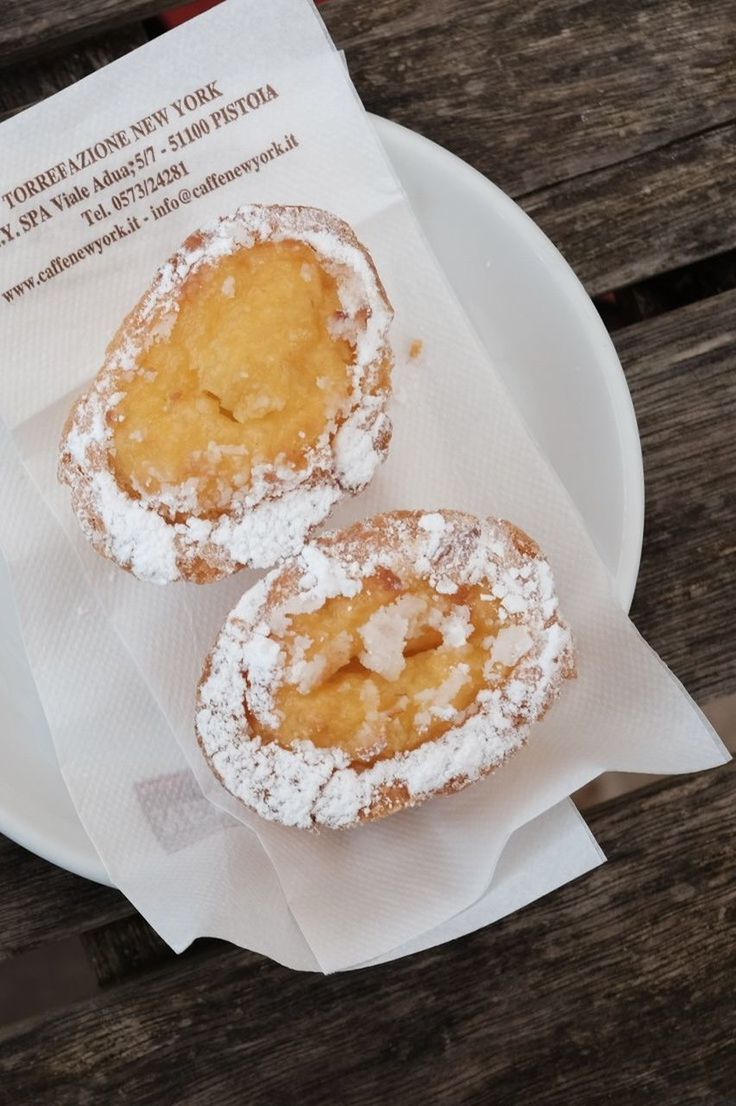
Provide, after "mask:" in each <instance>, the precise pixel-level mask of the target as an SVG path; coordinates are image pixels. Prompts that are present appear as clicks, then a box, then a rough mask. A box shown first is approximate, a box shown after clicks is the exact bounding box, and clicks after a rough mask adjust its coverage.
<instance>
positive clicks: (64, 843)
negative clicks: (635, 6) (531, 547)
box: [0, 119, 644, 882]
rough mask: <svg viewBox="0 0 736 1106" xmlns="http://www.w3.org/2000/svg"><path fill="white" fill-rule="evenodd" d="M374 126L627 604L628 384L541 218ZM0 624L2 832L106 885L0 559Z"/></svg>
mask: <svg viewBox="0 0 736 1106" xmlns="http://www.w3.org/2000/svg"><path fill="white" fill-rule="evenodd" d="M375 125H376V127H377V129H378V133H379V135H380V138H381V141H382V142H383V144H384V146H385V149H386V151H387V153H388V156H389V158H390V160H391V163H392V164H393V166H394V168H395V169H396V172H397V173H398V175H399V177H400V178H401V181H402V183H403V184H404V187H405V188H406V191H407V192H408V194H409V198H410V200H411V201H412V203H413V205H414V210H415V211H416V213H417V215H418V217H419V220H420V222H421V224H422V226H423V228H424V231H425V233H426V235H427V237H428V239H429V241H430V243H431V245H432V246H433V248H434V250H435V252H436V254H437V256H438V257H439V260H440V262H441V263H442V265H443V266H444V268H445V271H446V272H447V274H448V276H449V278H450V281H451V282H452V284H453V286H454V288H455V290H456V292H457V294H458V296H459V297H460V300H461V301H462V303H463V305H464V306H465V309H466V311H467V313H468V315H469V316H470V318H471V319H472V321H473V323H474V324H475V326H476V328H477V330H478V332H479V333H480V335H481V337H482V339H483V341H484V342H485V344H486V346H487V347H488V350H489V352H490V354H491V355H492V357H493V359H494V361H495V363H496V364H497V365H498V367H499V369H500V371H501V372H502V374H503V376H504V379H505V380H506V383H507V384H508V386H509V388H510V389H511V392H512V394H513V395H514V398H515V399H516V401H517V403H518V405H519V407H520V409H521V411H522V412H523V414H524V416H525V417H526V420H527V424H528V425H529V427H530V429H531V431H532V433H533V434H534V435H535V436H536V438H537V441H538V442H539V444H540V446H541V447H542V449H543V450H544V452H545V453H546V455H547V457H548V458H549V459H550V461H551V462H552V464H553V465H554V467H555V469H556V470H557V472H558V474H559V476H560V477H561V479H562V481H563V482H564V483H565V485H566V486H567V488H568V490H569V492H570V494H571V495H572V498H573V499H574V501H575V503H576V504H577V506H578V508H579V509H580V512H581V513H582V515H583V517H584V519H585V521H586V523H587V526H588V529H589V531H590V533H591V535H592V537H593V540H594V541H595V544H596V546H597V547H598V551H599V552H600V554H601V556H602V558H603V560H604V562H605V563H606V565H607V566H608V567H609V569H610V571H611V573H612V575H613V576H614V578H615V580H616V584H617V588H618V593H619V596H620V599H621V602H622V603H623V604H624V606H625V607H626V608H628V606H629V604H630V602H631V597H632V595H633V591H634V585H635V583H636V575H637V571H638V567H639V554H640V551H641V539H642V525H643V516H644V491H643V476H642V462H641V450H640V446H639V436H638V433H637V429H636V420H635V418H634V411H633V407H632V404H631V397H630V396H629V392H628V389H627V387H626V381H625V379H624V375H623V373H622V371H621V366H620V364H619V361H618V358H617V356H616V353H615V350H614V348H613V346H612V345H611V342H610V340H609V338H608V335H607V334H606V331H605V329H604V327H603V325H602V323H601V321H600V319H599V317H598V315H597V313H596V311H595V309H594V307H593V305H592V304H591V302H590V300H589V299H588V296H587V295H586V293H585V291H584V290H583V288H582V286H581V284H580V283H579V281H578V280H577V278H576V277H575V275H574V273H573V272H572V270H571V269H570V268H569V266H568V265H567V264H566V262H565V261H564V260H563V258H562V257H561V256H560V254H559V253H558V252H557V250H556V249H555V248H554V246H553V245H552V244H551V243H550V242H549V240H548V239H547V238H545V236H544V235H543V234H542V232H541V231H540V230H539V228H538V227H537V226H536V225H535V224H534V223H533V222H532V221H531V220H530V219H529V218H528V217H527V216H526V215H525V214H524V213H523V212H522V211H521V209H520V208H518V207H517V206H516V204H514V203H513V201H511V200H510V199H508V197H507V196H505V195H504V194H503V193H502V192H500V191H499V189H497V188H496V187H495V186H494V185H492V184H490V182H489V181H487V180H486V178H485V177H482V176H481V175H480V174H479V173H477V172H476V171H475V170H474V169H471V168H470V167H469V166H468V165H466V164H465V163H464V162H462V161H460V160H459V159H458V158H456V157H454V156H453V155H452V154H449V153H448V152H447V151H446V150H443V149H441V148H440V147H439V146H435V145H434V143H432V142H429V141H427V139H425V138H422V137H420V136H419V135H417V134H414V133H412V132H411V131H408V130H406V129H405V128H403V127H399V126H397V125H396V124H394V123H388V122H386V121H385V120H383V119H376V120H375ZM0 627H1V630H0V718H2V727H1V732H0V831H2V832H3V833H5V834H7V835H8V836H9V837H12V838H13V839H14V840H16V841H18V842H19V843H20V844H21V845H25V846H26V848H29V849H31V850H32V851H33V852H35V853H38V854H39V855H40V856H43V857H45V858H46V859H47V860H50V861H52V862H53V863H55V864H59V865H61V866H62V867H64V868H68V869H69V870H70V871H72V872H78V873H79V874H80V875H83V876H87V877H89V878H90V879H95V880H98V881H99V882H108V880H107V876H106V874H105V871H104V868H103V866H102V864H101V863H100V860H99V857H98V856H97V854H96V852H95V849H94V848H93V846H92V844H91V842H90V840H89V838H88V837H87V835H86V834H85V832H84V830H83V829H82V826H81V824H80V822H79V820H78V818H77V816H76V814H75V812H74V808H73V806H72V804H71V801H70V799H69V796H68V794H67V791H66V788H65V786H64V783H63V780H62V778H61V775H60V773H59V769H58V766H57V764H56V758H55V756H54V750H53V745H52V742H51V737H50V735H49V731H48V726H47V725H46V720H45V718H44V715H43V711H42V709H41V705H40V703H39V700H38V696H37V694H36V691H35V688H34V685H33V681H32V679H31V675H30V672H29V671H28V666H27V664H26V661H25V655H24V651H23V645H22V641H21V636H20V630H19V627H18V620H17V616H16V613H15V609H14V604H13V600H12V596H11V592H10V586H9V581H8V575H7V570H6V568H5V565H4V563H2V561H1V560H0ZM19 703H20V704H22V708H19V706H18V704H19Z"/></svg>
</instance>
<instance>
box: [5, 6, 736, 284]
mask: <svg viewBox="0 0 736 1106" xmlns="http://www.w3.org/2000/svg"><path fill="white" fill-rule="evenodd" d="M166 6H168V5H167V4H166V3H165V2H162V0H133V2H130V3H123V2H121V0H81V2H79V3H76V2H72V0H62V2H61V3H58V4H56V3H53V4H52V3H49V0H17V2H16V3H15V4H14V5H12V8H6V9H5V10H4V13H3V14H2V15H0V63H1V62H2V61H3V60H5V61H6V62H7V61H8V60H10V59H12V58H15V57H17V56H19V51H20V52H21V53H23V52H27V51H28V50H30V49H31V48H32V49H34V50H35V51H39V50H41V49H44V48H48V47H50V46H52V45H53V44H58V43H59V42H65V41H70V40H71V39H73V38H74V37H75V36H77V37H78V36H79V35H82V34H89V33H91V32H92V31H93V30H97V29H99V28H101V27H107V26H110V25H115V24H118V23H120V22H122V21H125V20H130V19H132V18H134V17H139V16H141V15H144V14H150V13H151V12H153V11H155V10H159V9H162V8H164V7H166ZM322 14H323V16H324V18H325V20H326V22H327V25H328V28H329V29H330V31H331V33H332V34H333V37H334V39H335V41H336V43H337V45H338V46H340V47H341V48H345V49H346V50H347V52H348V61H349V64H350V69H351V73H352V75H353V78H354V80H355V83H356V86H357V88H358V91H359V93H360V94H361V96H362V98H363V100H364V102H365V104H366V106H367V107H368V108H369V110H372V111H375V112H377V113H378V114H380V115H385V116H387V117H388V118H391V119H394V120H396V121H397V122H402V123H405V124H406V125H407V126H410V127H412V128H413V129H415V130H418V131H420V132H421V133H423V134H426V135H427V136H428V137H430V138H432V139H434V140H435V141H438V142H440V143H441V144H442V145H444V146H446V147H447V148H448V149H450V150H453V151H454V152H455V153H457V154H459V155H460V156H461V157H463V158H464V159H465V160H467V161H469V162H470V163H471V164H472V165H474V166H476V168H478V169H480V171H481V172H483V173H485V174H487V175H488V176H490V177H491V179H493V180H494V181H495V182H496V183H497V184H499V185H500V186H501V187H502V188H503V189H504V190H505V191H507V192H509V193H510V194H511V195H513V196H515V197H517V198H520V199H521V202H522V205H523V206H524V207H525V208H526V209H527V210H528V211H529V213H530V214H531V215H532V216H533V217H534V218H535V219H537V221H538V222H539V223H540V225H541V226H542V228H543V229H544V230H545V232H546V233H547V234H549V236H550V237H551V238H552V240H553V241H554V242H555V243H556V244H557V245H558V246H559V247H560V248H561V249H562V251H563V253H564V254H565V256H566V257H567V258H568V260H569V261H570V263H571V264H572V265H573V267H574V268H575V269H576V271H577V272H578V273H579V275H580V276H581V278H582V279H583V281H584V283H585V284H586V287H587V288H588V290H589V291H590V292H592V293H596V292H600V291H605V290H607V289H609V288H614V287H618V286H620V285H621V284H625V283H628V282H630V281H633V280H638V279H642V278H644V277H647V276H651V275H653V274H655V273H659V272H663V271H667V270H668V269H671V268H675V267H677V266H679V265H683V264H685V263H687V262H690V261H693V260H696V259H698V258H702V257H706V256H708V255H709V254H710V253H713V252H717V251H721V250H723V249H726V248H728V247H730V246H733V245H735V244H736V189H734V188H733V187H732V186H731V182H732V180H733V175H734V167H735V166H734V163H735V162H736V152H735V151H736V123H735V121H736V12H735V9H734V0H710V2H709V3H708V4H707V5H699V4H693V3H692V2H691V0H619V2H617V3H616V4H611V3H608V2H606V0H533V2H529V3H527V4H518V3H515V2H513V0H472V3H470V4H469V3H467V0H444V2H443V3H440V2H439V0H433V2H431V3H425V4H420V5H417V4H415V3H414V2H413V0H375V2H374V3H372V4H371V5H356V4H355V3H354V2H353V0H330V2H329V3H328V4H326V5H324V7H323V8H322ZM31 44H33V45H32V47H31Z"/></svg>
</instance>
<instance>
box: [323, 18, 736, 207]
mask: <svg viewBox="0 0 736 1106" xmlns="http://www.w3.org/2000/svg"><path fill="white" fill-rule="evenodd" d="M322 16H323V18H324V20H325V22H326V23H327V26H328V28H329V30H330V31H331V33H332V35H333V37H334V39H335V41H336V42H337V43H338V45H339V46H340V47H341V48H343V49H344V50H346V51H347V54H348V63H349V65H350V70H351V73H352V74H353V77H354V79H355V82H356V84H357V87H358V89H359V91H360V93H361V96H362V98H363V100H364V102H365V104H366V106H367V107H368V109H369V110H372V111H377V112H378V113H379V114H387V115H389V116H390V118H392V119H395V120H396V121H397V122H401V123H405V124H406V125H407V126H410V127H412V129H415V130H419V131H421V132H422V133H424V134H427V135H428V136H429V137H431V138H433V139H435V140H436V141H438V142H440V143H441V144H442V145H443V146H446V147H447V148H448V149H450V150H453V151H454V152H455V153H457V154H459V156H460V157H463V158H465V159H466V160H468V161H471V162H472V163H473V164H475V165H476V166H477V168H479V169H480V170H481V172H484V173H486V174H488V176H490V177H491V178H492V179H494V180H495V181H496V182H497V183H498V184H499V185H500V187H501V188H503V189H504V190H505V191H507V192H510V193H511V194H513V195H518V194H523V193H526V192H529V191H531V190H533V189H537V188H540V187H541V186H543V185H548V184H550V183H551V182H553V181H560V180H566V179H568V178H571V177H576V176H579V175H580V174H581V173H589V172H591V171H592V170H594V169H599V168H602V167H604V166H610V165H612V164H615V163H617V162H619V161H622V160H624V159H627V158H632V157H635V156H637V155H640V154H642V153H644V152H646V151H648V150H652V149H657V148H659V147H661V146H663V145H664V144H666V143H670V142H672V141H674V140H676V139H680V138H683V137H685V136H687V135H690V134H693V133H694V132H700V131H702V130H703V129H704V128H705V127H713V126H715V125H718V124H722V123H726V122H729V121H730V120H732V119H733V118H734V117H735V116H736V20H735V19H734V7H733V0H712V2H710V3H709V4H708V5H707V6H702V5H692V4H691V3H688V2H686V0H643V2H642V0H619V2H618V3H616V4H610V3H606V2H605V0H554V2H552V0H529V2H527V3H525V4H518V3H515V2H514V0H474V2H473V3H471V4H468V3H467V2H466V0H442V2H441V3H440V2H439V0H435V2H433V3H424V4H416V3H414V2H413V0H374V2H373V3H372V4H370V5H361V6H360V8H359V9H356V5H355V4H353V3H351V2H350V0H330V3H329V4H327V5H326V6H325V7H324V8H323V9H322Z"/></svg>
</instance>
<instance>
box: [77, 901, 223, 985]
mask: <svg viewBox="0 0 736 1106" xmlns="http://www.w3.org/2000/svg"><path fill="white" fill-rule="evenodd" d="M198 944H200V945H201V944H202V942H198ZM82 945H83V947H84V950H85V952H86V954H87V959H88V961H89V963H90V964H91V966H92V969H93V971H94V973H95V977H96V979H97V982H98V983H99V985H100V986H101V987H109V986H110V985H111V984H112V983H119V982H120V981H121V980H123V979H128V978H129V977H130V976H133V975H138V974H140V973H141V972H143V971H149V970H150V969H151V968H154V967H159V966H160V965H162V964H166V963H169V962H170V961H173V960H175V959H176V953H175V952H173V951H172V950H171V949H170V948H169V946H168V945H167V944H166V942H165V941H164V940H162V938H161V937H159V935H158V934H157V933H156V931H155V929H153V928H152V927H151V926H150V925H149V924H148V922H146V921H144V919H143V918H142V917H141V916H140V914H132V915H131V916H130V917H129V918H120V919H118V920H117V921H114V922H110V923H108V924H106V925H104V926H102V927H101V928H96V929H94V930H90V931H88V932H87V933H83V934H82Z"/></svg>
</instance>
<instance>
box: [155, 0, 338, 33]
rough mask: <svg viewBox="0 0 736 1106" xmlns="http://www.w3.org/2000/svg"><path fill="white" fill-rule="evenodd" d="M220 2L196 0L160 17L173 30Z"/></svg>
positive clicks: (318, 0) (217, 0)
mask: <svg viewBox="0 0 736 1106" xmlns="http://www.w3.org/2000/svg"><path fill="white" fill-rule="evenodd" d="M323 2H324V0H317V3H318V4H321V3H323ZM219 3H220V0H196V2H195V3H193V4H182V6H181V7H180V8H172V10H171V11H168V12H163V13H162V14H161V15H160V16H159V19H160V20H161V22H162V23H163V24H164V26H165V27H166V28H167V30H171V28H172V27H178V26H179V24H180V23H186V21H187V19H192V18H193V17H194V16H195V15H200V14H201V13H202V12H206V11H208V10H209V9H210V8H214V7H216V6H217V4H219Z"/></svg>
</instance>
